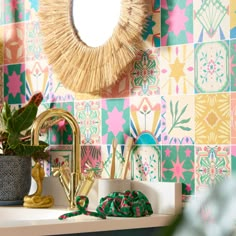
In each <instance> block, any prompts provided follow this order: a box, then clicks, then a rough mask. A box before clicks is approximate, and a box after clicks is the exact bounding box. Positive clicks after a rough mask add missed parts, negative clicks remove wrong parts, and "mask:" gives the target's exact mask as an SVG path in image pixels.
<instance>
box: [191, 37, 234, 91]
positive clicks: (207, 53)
mask: <svg viewBox="0 0 236 236" xmlns="http://www.w3.org/2000/svg"><path fill="white" fill-rule="evenodd" d="M228 65H229V44H228V41H218V42H211V43H200V44H196V47H195V68H194V69H195V92H196V93H218V92H225V91H229V87H230V77H229V66H228Z"/></svg>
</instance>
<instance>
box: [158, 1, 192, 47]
mask: <svg viewBox="0 0 236 236" xmlns="http://www.w3.org/2000/svg"><path fill="white" fill-rule="evenodd" d="M192 42H193V0H173V1H167V0H164V1H161V46H167V45H176V44H185V43H192Z"/></svg>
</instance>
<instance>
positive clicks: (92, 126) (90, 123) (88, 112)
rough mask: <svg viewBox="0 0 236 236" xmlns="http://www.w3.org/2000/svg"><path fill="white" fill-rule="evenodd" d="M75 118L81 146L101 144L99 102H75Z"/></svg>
mask: <svg viewBox="0 0 236 236" xmlns="http://www.w3.org/2000/svg"><path fill="white" fill-rule="evenodd" d="M75 117H76V120H77V121H78V123H79V127H80V137H81V143H82V144H83V145H85V144H87V145H91V144H92V145H97V144H101V105H100V101H99V100H91V101H83V100H82V101H76V102H75Z"/></svg>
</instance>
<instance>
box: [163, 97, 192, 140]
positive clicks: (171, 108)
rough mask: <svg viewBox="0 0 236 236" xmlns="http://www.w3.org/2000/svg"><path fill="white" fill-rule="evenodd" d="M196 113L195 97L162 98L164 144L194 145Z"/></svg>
mask: <svg viewBox="0 0 236 236" xmlns="http://www.w3.org/2000/svg"><path fill="white" fill-rule="evenodd" d="M194 113H195V112H194V96H188V98H187V99H186V97H185V96H178V97H177V96H166V97H162V99H161V125H162V127H161V129H162V138H161V140H162V144H193V143H194V135H195V133H194V118H193V117H194Z"/></svg>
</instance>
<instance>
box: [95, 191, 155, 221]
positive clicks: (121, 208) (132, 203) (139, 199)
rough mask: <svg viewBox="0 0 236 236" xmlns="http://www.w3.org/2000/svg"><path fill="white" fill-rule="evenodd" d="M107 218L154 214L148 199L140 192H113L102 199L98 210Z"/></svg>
mask: <svg viewBox="0 0 236 236" xmlns="http://www.w3.org/2000/svg"><path fill="white" fill-rule="evenodd" d="M101 209H102V210H103V212H104V213H105V214H106V215H107V216H118V217H141V216H146V215H151V214H153V210H152V206H151V204H150V202H149V200H148V199H147V197H146V196H145V195H144V194H143V193H142V192H140V191H129V190H127V191H125V192H113V193H110V194H108V195H107V196H106V197H103V198H101V199H100V202H99V206H98V208H97V210H99V211H100V210H101Z"/></svg>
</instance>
